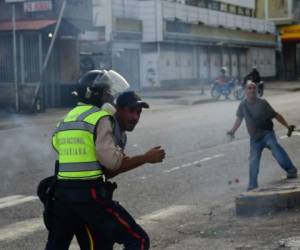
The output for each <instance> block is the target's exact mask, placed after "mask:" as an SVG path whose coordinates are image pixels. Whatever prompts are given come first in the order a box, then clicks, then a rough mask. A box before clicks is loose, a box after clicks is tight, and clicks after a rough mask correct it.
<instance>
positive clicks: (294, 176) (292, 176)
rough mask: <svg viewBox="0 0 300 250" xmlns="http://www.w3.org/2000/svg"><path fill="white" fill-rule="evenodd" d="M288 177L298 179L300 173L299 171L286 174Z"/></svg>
mask: <svg viewBox="0 0 300 250" xmlns="http://www.w3.org/2000/svg"><path fill="white" fill-rule="evenodd" d="M286 178H287V179H296V178H298V174H297V173H288V174H287V175H286Z"/></svg>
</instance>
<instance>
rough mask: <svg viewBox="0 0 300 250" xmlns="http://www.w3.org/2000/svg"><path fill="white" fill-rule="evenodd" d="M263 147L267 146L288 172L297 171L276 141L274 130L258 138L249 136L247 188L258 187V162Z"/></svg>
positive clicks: (293, 172)
mask: <svg viewBox="0 0 300 250" xmlns="http://www.w3.org/2000/svg"><path fill="white" fill-rule="evenodd" d="M264 148H269V149H270V150H271V152H272V155H273V157H274V158H275V159H276V160H277V162H278V164H279V165H280V166H281V168H282V169H283V170H285V171H286V172H287V173H288V174H295V173H297V169H296V168H295V166H294V164H293V163H292V161H291V160H290V158H289V156H288V154H287V153H286V151H285V150H284V149H283V148H282V147H281V145H280V144H279V143H278V142H277V139H276V135H275V133H274V131H273V130H272V131H268V132H267V133H266V134H265V135H264V136H263V137H262V138H260V139H251V138H250V158H249V160H250V176H249V185H248V190H251V189H253V188H257V187H258V184H257V177H258V172H259V163H260V159H261V154H262V151H263V149H264Z"/></svg>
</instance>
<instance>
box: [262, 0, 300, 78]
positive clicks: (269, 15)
mask: <svg viewBox="0 0 300 250" xmlns="http://www.w3.org/2000/svg"><path fill="white" fill-rule="evenodd" d="M257 16H258V17H259V18H263V19H265V20H269V21H272V22H274V23H275V25H276V33H277V38H278V39H277V40H278V46H277V61H278V64H277V67H278V70H277V71H278V73H279V76H280V78H282V79H285V80H296V79H299V77H300V22H299V18H300V1H297V0H258V1H257Z"/></svg>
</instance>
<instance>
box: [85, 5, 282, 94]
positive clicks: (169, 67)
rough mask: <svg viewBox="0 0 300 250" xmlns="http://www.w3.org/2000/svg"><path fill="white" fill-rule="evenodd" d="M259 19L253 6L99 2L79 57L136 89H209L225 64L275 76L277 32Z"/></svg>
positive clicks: (235, 73) (239, 71)
mask: <svg viewBox="0 0 300 250" xmlns="http://www.w3.org/2000/svg"><path fill="white" fill-rule="evenodd" d="M255 16H256V1H254V0H243V1H236V0H223V1H208V0H197V1H193V0H177V1H174V0H169V1H167V0H166V1H163V0H144V1H138V0H126V1H125V0H111V1H109V0H94V1H93V26H94V28H93V30H91V31H89V32H85V33H84V34H83V35H82V36H81V40H82V43H81V51H82V52H83V54H85V55H88V54H90V55H94V58H95V60H94V61H95V64H96V67H108V68H110V67H111V68H114V69H116V70H118V71H119V72H121V73H122V74H124V75H125V77H126V78H127V79H128V80H129V82H130V83H131V85H132V86H133V88H134V89H144V88H155V87H160V88H164V87H172V86H182V87H184V86H185V85H187V84H200V83H209V82H210V81H211V79H214V78H215V77H216V76H218V75H219V73H220V68H221V67H222V66H226V67H227V68H228V73H229V75H230V76H232V77H236V78H242V77H243V76H245V75H246V74H247V72H249V71H250V70H251V68H252V66H253V65H255V66H257V67H258V69H259V71H260V73H261V75H262V76H263V77H266V78H271V77H275V75H276V63H275V49H276V36H275V26H274V24H273V23H272V22H270V21H267V20H264V19H258V18H256V17H255Z"/></svg>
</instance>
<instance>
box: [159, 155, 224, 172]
mask: <svg viewBox="0 0 300 250" xmlns="http://www.w3.org/2000/svg"><path fill="white" fill-rule="evenodd" d="M222 156H224V154H216V155H213V156H210V157H204V158H202V159H201V160H199V161H193V162H189V163H185V164H182V165H180V166H177V167H174V168H170V169H168V170H165V171H164V173H170V172H173V171H176V170H180V169H182V168H186V167H190V166H193V165H198V164H200V163H201V162H205V161H209V160H212V159H216V158H219V157H222Z"/></svg>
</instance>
